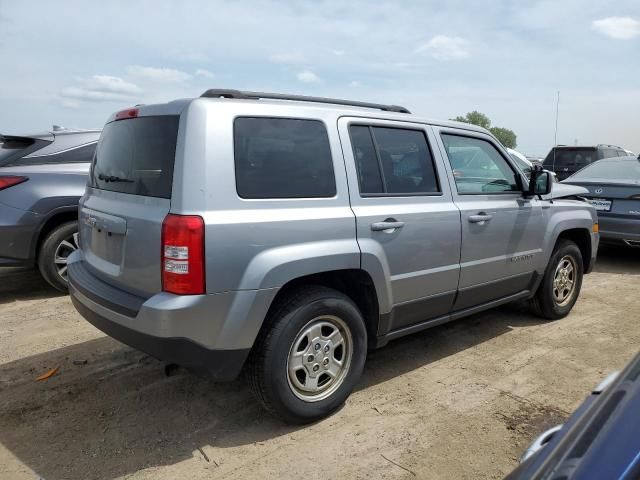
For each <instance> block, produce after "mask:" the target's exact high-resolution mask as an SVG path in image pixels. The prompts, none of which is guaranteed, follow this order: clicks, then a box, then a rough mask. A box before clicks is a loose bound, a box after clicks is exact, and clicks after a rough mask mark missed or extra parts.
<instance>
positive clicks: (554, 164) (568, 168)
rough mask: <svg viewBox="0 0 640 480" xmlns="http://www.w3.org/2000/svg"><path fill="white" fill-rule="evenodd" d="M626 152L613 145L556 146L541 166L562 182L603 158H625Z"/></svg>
mask: <svg viewBox="0 0 640 480" xmlns="http://www.w3.org/2000/svg"><path fill="white" fill-rule="evenodd" d="M625 156H627V152H626V151H625V150H624V149H623V148H622V147H617V146H615V145H604V144H600V145H593V146H566V145H557V146H555V147H553V148H552V149H551V151H550V152H549V153H548V155H547V156H546V158H545V159H544V162H542V166H543V167H544V169H545V170H549V171H551V172H555V174H556V176H557V178H558V180H564V179H565V178H567V177H570V176H571V175H573V174H574V173H576V172H577V171H579V170H582V169H583V168H584V167H586V166H587V165H590V164H592V163H593V162H596V161H598V160H602V159H603V158H612V157H625Z"/></svg>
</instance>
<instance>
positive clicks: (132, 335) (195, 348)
mask: <svg viewBox="0 0 640 480" xmlns="http://www.w3.org/2000/svg"><path fill="white" fill-rule="evenodd" d="M69 293H70V294H71V301H72V302H73V306H74V307H75V308H76V310H77V311H78V312H79V313H80V314H81V315H82V316H83V317H84V318H85V319H86V320H87V321H88V322H89V323H91V324H92V325H93V326H94V327H96V328H97V329H99V330H102V331H103V332H104V333H106V334H107V335H109V336H110V337H112V338H115V339H116V340H118V341H120V342H122V343H124V344H126V345H129V346H130V347H133V348H135V349H136V350H140V351H141V352H144V353H146V354H148V355H151V356H152V357H154V358H157V359H158V360H162V361H165V362H167V363H175V364H177V365H182V366H184V367H189V368H193V369H196V370H203V371H205V372H206V373H207V374H208V375H210V376H211V377H213V378H214V379H215V380H219V381H228V380H233V379H234V378H236V377H237V376H238V374H239V373H240V370H241V369H242V366H243V365H244V362H245V360H246V359H247V356H248V355H249V349H243V350H210V349H208V348H205V347H203V346H202V345H198V344H197V343H195V342H193V341H191V340H188V339H185V338H163V337H156V336H153V335H150V334H147V333H142V332H139V331H137V330H134V329H132V328H128V327H126V326H123V325H121V324H119V323H117V322H114V321H113V320H110V319H109V318H107V317H104V316H102V315H100V314H99V313H97V312H96V311H95V310H92V309H91V308H89V307H88V306H87V304H86V303H87V302H86V299H83V298H82V294H80V293H79V292H77V291H75V289H74V288H73V284H71V285H70V286H69ZM83 300H84V301H83Z"/></svg>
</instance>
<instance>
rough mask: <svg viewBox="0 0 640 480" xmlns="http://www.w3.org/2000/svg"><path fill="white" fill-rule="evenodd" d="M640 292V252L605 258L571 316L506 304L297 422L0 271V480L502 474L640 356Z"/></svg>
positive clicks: (394, 359) (380, 354)
mask: <svg viewBox="0 0 640 480" xmlns="http://www.w3.org/2000/svg"><path fill="white" fill-rule="evenodd" d="M639 292H640V251H638V250H615V249H608V250H604V251H601V254H600V258H599V260H598V265H597V268H596V272H595V273H593V274H591V275H589V276H587V277H585V282H584V285H583V290H582V295H581V297H580V299H579V301H578V303H577V305H576V307H575V308H574V310H573V312H572V313H571V315H570V316H568V317H567V318H565V319H563V320H561V321H557V322H545V321H541V320H540V319H537V318H535V317H533V316H531V315H530V314H529V313H528V312H527V311H526V310H524V309H523V308H522V307H521V306H518V305H516V306H507V307H503V308H500V309H497V310H493V311H489V312H485V313H482V314H479V315H474V316H472V317H469V318H467V319H464V320H460V321H458V322H454V323H451V324H448V325H443V326H440V327H436V328H434V329H432V330H428V331H425V332H423V333H419V334H416V335H413V336H411V337H406V338H404V339H400V340H397V341H395V342H392V343H391V344H389V345H388V346H387V347H386V348H384V349H381V350H378V351H374V352H371V353H370V355H369V359H368V361H367V365H366V367H365V373H364V377H363V379H362V381H361V382H360V385H359V386H358V388H357V391H355V392H354V393H353V395H352V396H351V397H350V399H349V400H348V401H347V403H346V405H345V407H344V408H342V409H341V410H340V411H339V412H338V413H336V414H335V415H333V416H332V417H330V418H328V419H326V420H324V421H321V422H319V423H316V424H314V425H311V426H306V427H290V426H286V425H283V424H281V423H279V422H277V421H275V420H273V419H272V418H270V417H269V416H267V415H265V414H264V413H263V411H262V410H261V409H260V408H259V406H258V405H257V404H256V402H255V401H254V400H253V399H252V397H251V395H250V392H249V391H248V389H247V387H246V386H245V385H244V384H243V382H242V381H240V380H238V381H235V382H232V383H227V384H214V383H212V382H210V381H209V380H207V379H205V378H201V377H198V376H196V375H194V374H192V373H189V372H186V371H182V370H178V371H177V372H175V373H174V374H173V375H170V376H166V375H165V373H164V368H163V365H162V364H161V363H160V362H158V361H156V360H154V359H152V358H149V357H148V356H146V355H144V354H142V353H139V352H137V351H134V350H132V349H130V348H128V347H126V346H124V345H122V344H120V343H118V342H117V341H115V340H112V339H110V338H108V337H105V336H104V335H103V334H102V333H101V332H99V331H98V330H96V329H95V328H93V327H92V326H91V325H89V324H88V323H87V322H85V321H84V320H83V319H82V318H81V317H80V316H79V315H78V314H77V313H76V312H75V310H74V309H73V307H72V305H71V302H70V301H69V299H68V297H67V296H63V295H59V294H57V293H55V292H54V291H53V290H51V289H50V288H48V287H47V286H46V284H45V283H44V282H43V281H42V280H41V279H40V278H39V277H38V275H37V274H35V273H34V272H2V273H0V478H9V479H23V478H27V479H32V478H39V477H42V478H45V479H47V480H55V479H83V480H84V479H93V478H96V479H98V478H99V479H113V478H134V479H175V478H189V479H190V480H197V479H201V478H220V479H223V478H233V479H249V478H261V479H267V478H303V477H304V478H305V479H309V480H310V479H316V478H318V479H320V478H321V479H323V480H326V479H328V478H339V479H343V478H344V479H351V478H363V479H365V478H367V479H369V478H407V479H411V478H429V479H431V478H434V479H439V478H442V479H452V478H456V479H485V478H501V477H503V476H504V475H505V474H506V473H508V472H509V471H510V470H511V469H513V468H514V466H515V465H516V462H517V458H518V456H519V455H520V453H521V452H522V451H523V449H524V448H525V447H526V445H527V444H528V443H529V441H530V440H531V439H532V438H533V437H534V436H535V435H536V434H538V433H540V432H541V431H542V430H544V429H545V428H548V427H549V426H552V425H554V424H557V423H559V422H562V421H563V419H564V418H566V416H567V415H568V414H569V413H570V412H571V411H572V410H573V409H574V408H576V407H577V406H578V405H579V404H580V402H581V401H582V400H583V398H584V397H585V396H586V394H587V393H588V392H589V390H590V389H591V388H592V387H594V386H595V385H596V384H597V383H598V382H599V381H600V380H601V379H602V378H603V377H604V376H605V375H606V374H608V373H609V372H610V371H612V370H615V369H619V368H621V367H622V366H623V365H624V364H625V363H626V362H628V361H629V360H630V359H631V358H632V357H633V355H634V354H635V353H636V351H637V350H638V344H639V341H640V327H639V325H638V323H639V321H640V315H639V312H640V295H639ZM52 368H59V370H58V371H57V373H56V374H55V375H54V376H53V377H51V378H49V379H48V380H45V381H41V382H38V381H35V378H36V377H38V376H39V375H41V374H42V373H44V372H47V371H48V370H50V369H52Z"/></svg>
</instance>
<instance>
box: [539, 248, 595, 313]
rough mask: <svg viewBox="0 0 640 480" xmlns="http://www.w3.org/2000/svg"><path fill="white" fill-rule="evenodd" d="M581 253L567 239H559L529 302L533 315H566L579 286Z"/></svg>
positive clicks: (581, 269)
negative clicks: (536, 289)
mask: <svg viewBox="0 0 640 480" xmlns="http://www.w3.org/2000/svg"><path fill="white" fill-rule="evenodd" d="M582 276H583V263H582V253H581V252H580V249H579V248H578V246H577V245H576V244H575V243H574V242H572V241H570V240H560V241H559V242H558V244H557V245H556V247H555V249H554V251H553V253H552V255H551V258H550V259H549V264H548V265H547V268H546V270H545V273H544V277H543V278H542V282H541V284H540V286H539V287H538V291H537V292H536V295H535V296H534V297H533V299H532V300H531V305H532V307H533V310H534V311H535V313H536V314H538V315H539V316H541V317H544V318H547V319H549V320H556V319H559V318H563V317H566V316H567V315H568V314H569V312H570V311H571V309H572V308H573V306H574V305H575V303H576V301H577V300H578V296H579V295H580V288H581V287H582Z"/></svg>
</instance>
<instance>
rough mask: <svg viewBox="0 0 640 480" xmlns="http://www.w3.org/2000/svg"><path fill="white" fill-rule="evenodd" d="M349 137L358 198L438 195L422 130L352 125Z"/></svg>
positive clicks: (425, 138)
mask: <svg viewBox="0 0 640 480" xmlns="http://www.w3.org/2000/svg"><path fill="white" fill-rule="evenodd" d="M349 137H350V140H351V147H352V149H353V155H354V159H355V166H356V169H357V172H358V188H359V190H360V194H361V195H362V196H369V195H382V196H405V195H439V194H441V193H442V190H441V189H440V185H439V181H438V177H437V170H436V167H435V163H434V159H433V154H432V152H431V148H430V147H429V143H428V141H427V137H426V133H425V132H424V130H422V129H412V128H401V127H396V126H393V127H385V126H375V125H365V124H362V125H360V124H352V125H350V126H349Z"/></svg>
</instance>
